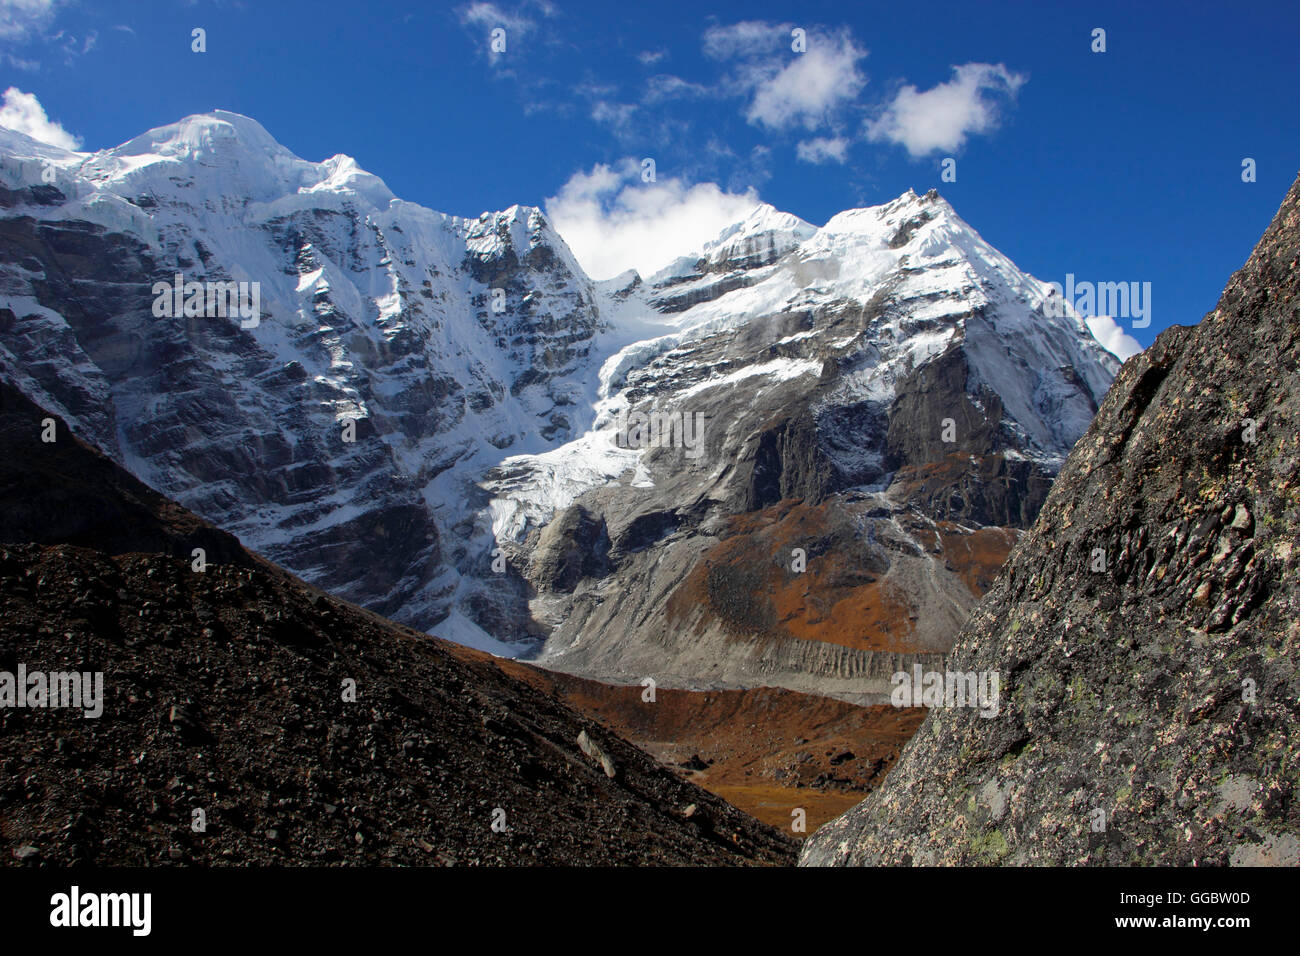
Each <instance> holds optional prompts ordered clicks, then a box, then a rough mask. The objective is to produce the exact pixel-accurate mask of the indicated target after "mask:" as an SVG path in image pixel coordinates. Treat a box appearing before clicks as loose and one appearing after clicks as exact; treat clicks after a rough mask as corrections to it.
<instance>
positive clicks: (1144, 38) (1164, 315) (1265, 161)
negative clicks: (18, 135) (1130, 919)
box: [0, 0, 1300, 344]
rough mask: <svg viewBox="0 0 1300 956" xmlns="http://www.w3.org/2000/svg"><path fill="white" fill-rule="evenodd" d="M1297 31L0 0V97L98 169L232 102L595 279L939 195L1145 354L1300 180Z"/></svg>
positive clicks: (1137, 21)
mask: <svg viewBox="0 0 1300 956" xmlns="http://www.w3.org/2000/svg"><path fill="white" fill-rule="evenodd" d="M494 26H500V27H503V28H504V29H505V31H506V32H505V51H504V53H499V54H498V53H493V52H492V51H491V50H490V46H489V43H490V32H491V30H492V29H493V28H494ZM195 27H201V28H203V29H204V30H205V31H206V45H207V50H206V52H204V53H195V52H193V51H192V49H191V46H192V40H191V31H192V30H193V29H194V28H195ZM1297 27H1300V13H1298V12H1297V5H1296V4H1294V3H1289V2H1288V3H1283V2H1276V3H1271V2H1263V3H1254V4H1245V5H1237V4H1228V3H1222V4H1218V3H1197V2H1186V0H1180V2H1176V3H1141V4H1136V3H1132V2H1125V3H1073V4H1056V3H1050V2H1023V3H1020V2H1000V3H996V4H994V3H987V4H986V3H978V4H972V3H970V2H968V0H967V2H960V3H955V2H954V3H949V2H934V0H932V2H929V3H925V4H906V3H904V4H899V3H846V2H843V0H841V2H832V3H822V2H815V0H800V2H798V3H764V2H753V3H744V4H732V5H728V6H722V5H720V4H718V3H716V2H715V3H709V2H708V0H703V2H699V0H697V2H685V3H676V2H667V0H656V2H654V3H610V2H598V3H590V2H585V0H584V2H579V0H554V2H549V0H526V2H522V3H520V2H515V0H500V2H495V0H494V2H492V3H488V2H482V0H479V2H470V3H448V4H432V5H431V4H422V5H419V6H418V7H416V6H415V5H412V4H402V3H386V2H368V3H367V4H364V5H362V4H357V3H355V2H350V3H343V2H333V0H313V2H311V3H306V2H271V0H268V2H257V3H254V2H248V3H235V2H211V0H198V2H194V3H185V2H177V3H161V2H149V0H94V2H90V0H80V2H78V0H64V2H57V0H54V2H51V0H0V88H3V89H8V88H10V87H13V88H16V89H17V90H19V91H21V92H22V93H24V94H29V95H31V96H34V97H35V98H36V99H35V100H30V99H27V98H16V97H15V98H11V99H6V101H5V111H3V112H0V116H4V115H5V113H7V114H8V115H9V116H10V117H11V118H12V117H17V119H14V120H13V122H11V123H10V125H14V124H16V123H19V122H36V121H37V120H39V116H38V115H37V114H36V113H35V112H34V111H36V110H40V109H43V111H44V114H45V115H47V116H48V117H49V120H50V121H51V123H56V124H58V127H61V128H62V129H63V130H66V131H67V133H68V134H69V135H71V136H74V137H76V138H77V139H78V140H79V142H80V146H81V148H82V149H86V150H93V149H100V148H104V147H109V146H112V145H116V144H118V143H120V142H123V141H125V140H127V139H130V138H131V137H133V136H135V135H137V134H138V133H140V132H143V131H144V130H146V129H148V128H150V127H154V126H159V125H163V124H165V123H169V122H173V121H175V120H177V119H179V118H180V117H182V116H184V115H187V114H190V113H197V112H206V111H208V110H211V109H214V108H223V109H230V110H234V111H236V112H240V113H244V114H247V115H249V116H251V117H253V118H255V119H257V120H258V121H259V122H261V123H262V125H263V126H265V127H266V128H267V129H268V130H269V131H270V132H271V134H272V135H273V136H275V137H276V138H277V139H278V140H279V141H280V142H282V143H283V144H285V145H286V146H287V147H289V148H290V149H292V150H293V151H294V152H295V153H297V154H298V155H300V156H302V157H304V158H307V159H312V160H321V159H324V158H326V157H328V156H331V155H333V154H335V153H347V154H349V155H351V156H354V157H356V158H357V160H358V162H359V163H360V164H361V165H362V166H363V167H365V168H366V169H368V170H370V171H371V172H373V173H375V174H377V175H379V176H381V177H382V178H383V179H384V180H385V181H386V182H387V183H388V185H389V187H390V188H391V189H392V190H393V191H394V192H395V193H396V194H397V195H399V196H401V197H403V198H405V199H409V200H412V201H415V202H419V203H422V204H423V205H426V206H430V207H432V208H434V209H437V210H440V211H443V212H449V213H455V214H460V215H467V216H477V215H478V214H479V213H480V212H482V211H484V210H489V209H501V208H504V207H506V206H509V205H511V204H513V203H526V204H531V205H542V206H544V207H545V208H547V209H548V211H549V212H550V213H551V216H552V219H553V220H554V221H555V222H556V224H557V226H559V227H560V229H561V231H562V232H563V233H564V234H565V236H566V238H568V239H569V240H570V243H571V244H572V245H573V246H574V248H575V251H576V252H578V254H579V257H580V258H581V259H582V260H583V262H584V264H586V265H588V266H589V271H592V272H593V273H594V274H595V277H597V278H600V277H602V276H601V274H600V273H602V272H610V271H611V270H613V268H614V267H615V266H618V265H637V266H639V267H641V268H643V269H645V268H646V267H647V265H648V264H651V265H652V264H653V263H654V262H655V261H658V260H659V259H661V258H664V257H666V256H668V255H670V254H673V253H679V252H682V251H685V249H684V248H683V247H686V248H689V247H691V246H692V245H693V244H698V243H697V239H698V238H702V237H705V236H707V235H709V234H710V233H711V232H712V231H716V228H717V227H718V226H719V225H720V224H722V223H724V222H725V221H727V220H728V219H729V218H734V216H735V212H736V210H737V209H742V208H744V206H745V205H746V204H748V203H750V202H752V201H753V199H755V198H757V199H761V200H763V201H766V202H770V203H771V204H773V205H774V206H776V207H778V208H779V209H782V210H785V211H788V212H792V213H795V214H796V215H798V216H801V217H803V218H804V219H807V220H809V221H811V222H813V223H816V224H818V225H820V224H822V223H824V222H825V221H826V220H827V219H828V218H829V217H830V216H832V215H834V214H835V213H836V212H838V211H841V210H843V209H846V208H852V207H854V206H862V205H870V204H875V203H879V202H884V201H887V200H889V199H892V198H893V197H895V196H897V195H898V194H900V193H902V192H903V191H904V190H906V189H908V188H913V189H915V190H916V191H917V192H923V191H924V190H926V189H929V188H931V187H937V188H938V189H939V190H940V192H941V193H942V194H943V195H944V196H945V197H947V198H948V199H949V200H950V201H951V202H952V204H953V205H954V206H955V207H956V209H957V211H958V212H959V213H960V214H961V215H962V217H963V218H965V219H966V220H967V221H968V222H969V223H970V224H971V225H973V226H974V227H975V228H976V229H978V230H979V231H980V233H981V234H982V235H983V236H984V237H985V238H986V239H987V240H989V241H990V242H991V243H993V244H994V245H995V246H997V247H998V248H999V249H1001V250H1002V251H1003V252H1004V253H1006V254H1007V255H1008V256H1010V257H1011V258H1012V259H1013V260H1014V261H1015V262H1016V263H1017V264H1018V265H1019V266H1020V267H1021V268H1023V269H1025V270H1027V271H1029V272H1031V273H1033V274H1034V275H1036V276H1038V277H1039V278H1041V279H1046V280H1054V281H1058V282H1064V281H1065V275H1066V274H1067V273H1073V274H1074V275H1075V277H1076V279H1078V280H1090V281H1141V282H1150V283H1151V284H1152V286H1151V287H1152V322H1151V325H1150V327H1149V328H1146V329H1139V330H1133V334H1134V335H1135V336H1136V337H1137V339H1138V340H1139V341H1140V342H1141V343H1143V344H1148V343H1149V342H1150V341H1151V339H1152V338H1153V337H1154V335H1155V333H1156V332H1158V331H1159V330H1160V329H1162V328H1164V327H1165V326H1167V325H1170V324H1173V323H1180V324H1188V323H1193V322H1196V321H1197V320H1199V319H1200V317H1201V316H1202V315H1203V314H1204V313H1205V312H1206V311H1208V310H1209V309H1211V308H1212V307H1213V306H1214V304H1215V301H1216V299H1217V297H1218V294H1219V291H1220V290H1221V289H1222V287H1223V285H1224V283H1225V282H1226V280H1227V278H1228V276H1229V275H1230V274H1231V272H1232V271H1233V270H1235V269H1237V268H1239V267H1240V265H1241V264H1242V263H1243V262H1244V260H1245V258H1246V256H1247V255H1248V254H1249V252H1250V249H1251V247H1252V246H1253V245H1254V243H1255V241H1256V240H1257V239H1258V237H1259V235H1260V233H1261V232H1262V231H1263V229H1264V228H1265V226H1266V225H1267V224H1268V222H1269V220H1270V219H1271V217H1272V215H1273V213H1274V211H1275V210H1276V208H1277V205H1278V203H1279V202H1280V200H1281V198H1282V196H1283V194H1284V193H1285V191H1286V189H1287V188H1288V187H1289V185H1290V184H1291V182H1292V180H1293V178H1294V177H1295V175H1296V173H1297V169H1298V167H1300V130H1298V129H1297V123H1296V109H1295V106H1294V97H1295V94H1296V90H1297V89H1300V58H1297V57H1296V55H1295V50H1294V44H1295V39H1296V37H1297V35H1300V30H1298V29H1297ZM1095 28H1102V29H1104V30H1105V31H1106V51H1105V52H1104V53H1094V52H1093V51H1092V49H1091V47H1092V45H1093V36H1092V31H1093V30H1094V29H1095ZM795 29H799V30H802V31H804V35H805V36H806V49H805V50H804V51H803V52H795V51H794V50H793V49H792V43H793V42H794V40H793V34H792V31H793V30H795ZM36 104H39V105H36ZM34 116H35V117H36V119H33V117H34ZM949 157H951V158H952V159H954V160H955V161H956V181H955V182H942V181H941V179H940V171H941V163H942V162H943V160H944V159H945V158H949ZM1246 157H1250V158H1252V159H1254V160H1255V163H1256V176H1257V181H1256V182H1253V183H1243V182H1242V176H1241V172H1242V161H1243V159H1244V158H1246ZM646 158H651V159H653V160H654V162H655V181H654V183H645V182H643V181H642V178H641V175H640V171H641V168H642V166H641V164H642V161H643V160H644V159H646Z"/></svg>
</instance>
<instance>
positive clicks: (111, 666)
mask: <svg viewBox="0 0 1300 956" xmlns="http://www.w3.org/2000/svg"><path fill="white" fill-rule="evenodd" d="M0 397H2V398H3V406H0V460H2V461H5V462H13V461H17V462H22V463H25V464H26V466H27V468H28V469H30V470H31V471H32V472H34V473H35V474H40V475H50V474H51V473H52V471H53V469H54V468H55V467H56V466H57V468H58V469H59V470H60V471H61V472H63V473H64V475H65V478H64V481H63V482H62V483H58V484H56V483H54V482H51V487H50V488H49V489H48V496H49V499H50V503H51V504H57V505H58V506H59V507H61V508H64V509H67V510H68V511H70V512H73V513H75V514H78V515H83V516H86V517H85V519H84V520H82V521H80V522H77V521H69V522H67V523H66V524H65V525H64V526H62V527H54V528H50V527H44V526H42V525H40V524H39V523H38V524H36V525H29V526H27V527H34V528H35V529H36V530H38V531H39V532H40V537H39V538H37V539H36V540H38V541H39V542H41V543H35V542H29V543H15V536H21V535H22V534H23V533H24V531H23V527H22V526H20V525H19V524H16V523H14V522H9V521H6V523H5V524H4V526H3V529H4V543H0V672H3V673H4V674H5V675H6V678H7V680H10V681H12V680H13V677H12V675H14V674H16V673H18V668H19V667H20V666H22V667H25V668H26V673H27V674H28V675H29V676H30V675H31V674H33V673H41V674H54V673H60V672H62V673H66V672H76V673H86V674H91V673H94V672H100V673H101V674H102V681H103V683H102V694H101V695H100V696H99V697H98V701H99V705H100V707H101V708H102V712H101V713H100V714H99V716H97V717H93V718H91V719H87V718H86V717H85V716H83V708H79V707H78V708H65V707H60V708H53V707H33V706H30V705H28V706H12V705H10V706H4V707H0V781H3V783H4V785H3V786H0V860H2V861H4V862H5V863H12V862H17V863H19V864H24V865H37V864H43V865H47V866H70V865H74V864H94V865H100V866H104V865H108V866H120V865H131V866H145V865H150V866H156V865H159V864H160V863H161V864H164V865H166V864H169V863H190V864H203V865H230V864H254V865H262V866H272V865H286V864H297V865H338V864H357V865H362V864H364V865H382V864H395V865H424V866H428V865H455V864H470V865H473V864H506V865H620V864H622V865H646V864H673V865H736V864H740V865H746V864H786V863H790V862H793V858H794V844H793V842H792V841H791V840H790V839H789V838H788V837H785V836H783V835H781V834H780V833H778V832H777V831H775V830H774V829H772V828H770V827H768V826H765V825H763V824H760V823H758V822H756V821H754V820H753V819H751V818H749V817H748V816H746V815H745V814H743V813H741V812H740V811H739V810H737V809H735V808H734V807H732V806H730V805H728V804H726V803H724V802H723V801H722V800H721V799H719V798H717V797H715V796H714V795H712V794H710V793H708V792H706V791H704V790H701V789H700V788H698V787H696V786H694V785H692V784H691V783H688V782H686V781H683V780H680V779H678V777H677V776H676V775H675V774H674V773H673V772H672V771H671V770H669V769H667V768H664V767H662V766H660V765H659V764H658V763H657V762H656V761H655V760H654V759H653V758H651V757H650V756H649V755H647V754H645V753H642V752H641V751H639V750H637V749H636V748H634V747H632V746H631V745H629V744H628V743H626V742H625V741H624V740H622V739H620V738H619V737H617V736H616V735H615V734H613V733H612V732H610V731H608V730H605V729H603V728H597V727H596V726H595V725H594V724H593V723H592V722H591V721H590V720H588V719H586V718H583V717H581V716H579V714H578V713H576V712H575V711H574V710H572V709H570V708H569V707H568V706H566V705H564V704H563V703H561V702H560V701H559V700H558V699H557V698H556V697H555V696H554V695H551V694H548V693H546V692H545V690H543V689H541V688H540V687H539V685H538V682H537V681H535V680H528V679H524V678H520V677H518V676H511V675H510V674H506V673H504V672H503V671H502V670H501V668H500V667H499V666H498V664H497V662H496V659H495V658H492V657H489V656H488V655H486V654H483V653H481V652H478V651H473V650H470V649H468V648H464V647H460V646H458V645H455V644H451V643H448V642H445V641H440V640H436V639H433V638H430V637H428V636H427V635H424V634H420V633H418V632H415V631H412V630H409V629H407V628H403V627H400V626H397V625H394V624H392V623H391V622H388V621H385V620H383V619H382V618H379V617H378V616H376V615H374V614H371V613H369V612H366V611H363V610H362V609H360V608H358V607H355V606H353V605H350V604H347V603H346V602H343V601H340V600H337V599H335V598H332V597H329V596H327V595H325V594H323V593H322V592H321V591H319V590H316V589H314V588H311V587H309V586H307V585H305V584H304V583H303V582H302V581H300V580H298V579H297V578H294V577H293V576H292V575H289V574H286V573H285V572H284V571H282V570H280V569H278V568H275V567H274V566H271V565H268V564H267V563H266V562H265V561H263V560H261V559H260V558H257V557H255V556H253V555H249V554H247V553H246V552H243V551H242V549H240V548H239V547H238V544H237V542H234V541H233V539H230V538H229V536H228V535H224V534H223V533H222V532H220V531H217V530H216V529H214V528H212V527H210V526H208V525H207V524H205V523H204V522H202V521H201V520H200V519H198V518H197V517H195V516H194V515H193V514H190V513H188V512H185V511H184V509H181V508H179V507H178V506H176V505H175V504H174V503H172V502H166V501H165V500H163V499H161V497H160V496H157V495H152V493H149V492H147V490H142V489H141V488H140V487H139V486H138V483H137V482H135V480H134V479H132V478H131V477H130V476H129V475H126V474H125V473H123V472H122V471H121V469H119V468H117V467H116V466H115V465H113V464H112V463H111V462H109V461H106V460H104V459H103V458H101V457H99V456H98V454H97V453H96V452H95V451H94V450H92V449H91V448H89V447H88V446H86V445H83V444H80V443H78V442H76V441H75V440H73V439H72V438H71V437H70V436H68V433H67V431H66V428H67V426H66V424H65V423H63V422H61V421H59V422H57V424H58V427H59V429H60V435H61V436H63V437H60V438H59V439H58V440H57V441H56V442H54V443H45V442H42V441H41V439H40V435H41V430H40V422H41V420H42V419H44V418H47V417H51V416H50V413H48V412H46V411H44V410H40V409H37V408H35V407H34V406H32V405H31V404H30V403H29V402H27V400H26V399H25V398H24V397H22V396H21V395H18V394H17V393H16V392H11V391H8V390H6V391H4V392H0ZM5 487H6V490H8V489H9V488H10V487H11V486H10V485H9V482H8V480H7V478H6V485H5ZM22 490H23V492H24V494H25V496H26V497H25V500H24V504H25V510H24V512H23V515H20V518H21V517H23V516H24V515H26V514H30V513H32V512H33V509H34V508H35V507H36V505H37V504H38V503H39V500H40V498H41V495H42V492H41V490H40V488H39V487H35V486H30V487H25V488H23V489H22ZM157 505H162V507H155V506H157ZM7 507H8V504H6V508H7ZM110 516H119V517H120V518H122V519H123V523H124V525H125V526H124V527H122V528H120V529H113V528H111V527H107V528H106V527H104V526H103V525H101V524H99V523H98V522H99V521H100V519H101V518H107V517H110ZM126 522H129V524H126ZM101 531H103V532H104V534H103V540H104V544H103V546H102V547H97V546H96V545H95V541H94V537H95V536H96V535H98V534H99V533H100V532H101ZM131 534H135V535H137V537H136V538H135V539H134V540H132V539H130V538H129V537H128V536H129V535H131ZM60 537H65V538H66V541H76V542H77V546H74V545H71V544H69V543H66V541H63V542H60V541H59V538H60ZM195 541H197V542H202V543H203V544H205V545H209V546H212V547H213V550H214V552H216V551H217V548H218V546H219V545H220V544H221V543H222V542H225V543H226V544H227V545H230V546H231V551H230V552H229V553H223V554H221V556H220V557H219V558H214V560H213V561H212V563H210V564H208V565H207V566H206V568H205V569H204V570H203V571H197V570H195V569H194V567H193V566H192V564H191V562H190V558H189V548H188V547H187V545H188V544H190V543H191V542H195ZM155 545H157V546H159V547H161V548H162V549H163V550H162V551H161V552H160V553H145V552H143V551H142V550H141V549H142V548H148V547H151V546H155ZM122 551H126V552H129V553H120V552H122ZM178 552H179V554H180V555H181V556H180V557H177V556H176V555H177V553H178ZM513 666H514V667H516V668H519V669H522V668H523V665H513ZM8 692H10V693H12V685H10V686H9V688H8ZM10 703H11V704H12V701H11V702H10ZM597 739H598V741H599V743H596V740H597ZM583 742H585V746H584V743H583ZM589 755H590V756H589ZM692 805H694V806H695V807H696V808H697V811H698V812H697V813H696V814H693V815H692V816H691V817H690V818H689V819H688V818H687V817H686V815H685V814H684V810H685V808H686V807H688V806H692ZM196 811H198V812H199V813H201V814H202V817H201V819H200V818H197V817H196V816H195V814H196ZM196 823H199V824H201V825H199V826H196Z"/></svg>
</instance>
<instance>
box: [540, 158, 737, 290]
mask: <svg viewBox="0 0 1300 956" xmlns="http://www.w3.org/2000/svg"><path fill="white" fill-rule="evenodd" d="M640 170H641V167H640V164H639V163H638V162H637V161H636V160H633V159H624V160H623V161H622V162H620V163H618V164H617V165H616V166H614V167H611V166H608V165H605V164H604V163H601V164H598V165H596V166H593V167H592V169H591V171H590V172H585V173H584V172H577V173H575V174H574V175H573V176H571V177H570V178H569V181H568V182H566V183H565V184H564V186H562V187H561V188H560V191H559V194H558V195H556V196H552V197H551V198H549V199H548V200H546V213H547V215H548V216H549V217H550V220H551V223H552V224H553V225H554V226H555V228H556V230H557V231H558V232H559V233H560V235H561V236H563V237H564V241H565V242H567V243H568V244H569V248H570V249H572V250H573V254H574V255H575V256H576V257H577V259H578V262H579V263H580V264H581V265H582V268H583V269H584V270H586V272H587V274H588V275H590V276H591V277H592V278H595V279H607V278H610V277H612V276H615V275H618V274H619V273H621V272H625V271H626V270H628V269H636V270H637V272H639V273H641V275H642V276H649V275H651V274H653V273H654V272H657V271H658V270H659V269H662V268H663V267H664V266H666V265H668V264H669V263H670V262H672V261H673V260H674V259H676V258H677V257H678V256H683V255H688V254H690V253H692V252H696V251H698V250H699V248H700V247H701V246H702V245H704V243H706V242H708V241H709V240H710V239H713V238H715V237H716V236H717V234H718V233H719V232H721V231H722V229H723V228H725V227H726V226H729V225H731V224H732V223H733V222H736V221H737V220H740V219H743V218H744V217H745V216H747V215H748V214H749V213H750V212H751V211H752V210H753V208H754V206H755V205H757V204H758V201H759V199H758V196H757V194H756V193H755V192H754V190H752V189H749V190H746V191H744V192H742V193H731V192H726V191H725V190H723V189H722V188H721V187H719V186H718V185H717V184H716V183H695V184H693V185H689V186H688V185H687V184H686V183H685V182H683V181H682V180H680V179H675V178H666V179H665V178H662V177H661V178H660V179H659V181H658V182H653V183H643V182H642V181H641V175H640Z"/></svg>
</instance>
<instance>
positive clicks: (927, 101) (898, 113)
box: [867, 63, 1027, 157]
mask: <svg viewBox="0 0 1300 956" xmlns="http://www.w3.org/2000/svg"><path fill="white" fill-rule="evenodd" d="M952 72H953V78H952V79H951V80H949V81H948V82H947V83H940V84H939V85H938V86H936V87H934V88H933V89H929V90H926V91H925V92H924V93H920V92H917V89H916V87H915V86H911V85H910V84H909V85H907V86H904V87H903V88H902V89H901V90H899V91H898V95H897V96H895V97H894V100H893V102H892V103H890V104H889V106H887V107H886V108H885V110H884V112H883V113H882V114H881V115H880V116H879V117H878V118H876V119H875V120H873V121H872V122H870V123H868V124H867V136H868V138H870V139H872V140H875V141H877V142H879V141H889V142H893V143H899V144H901V145H903V146H905V147H907V151H908V152H909V153H911V154H912V156H914V157H915V156H925V155H926V154H928V153H933V152H935V151H938V150H945V151H949V152H951V151H954V150H957V149H959V148H960V147H961V146H962V145H963V144H964V143H965V142H966V137H967V136H969V135H971V134H972V133H984V132H988V131H989V130H991V129H993V128H995V127H996V126H997V123H998V108H997V103H996V100H995V99H994V97H995V96H998V95H1001V96H1004V97H1006V98H1007V99H1009V100H1010V99H1014V98H1015V96H1016V92H1017V91H1018V90H1019V89H1020V87H1021V86H1023V85H1024V83H1025V81H1026V79H1027V78H1026V77H1025V76H1023V75H1021V74H1018V73H1012V72H1010V71H1009V70H1008V69H1007V68H1006V67H1005V66H1003V65H1002V64H1001V63H999V64H997V65H994V64H990V63H966V64H963V65H962V66H955V67H953V68H952Z"/></svg>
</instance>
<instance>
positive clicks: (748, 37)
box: [704, 20, 791, 60]
mask: <svg viewBox="0 0 1300 956" xmlns="http://www.w3.org/2000/svg"><path fill="white" fill-rule="evenodd" d="M790 29H791V25H790V24H789V23H768V22H766V21H764V20H742V21H741V22H740V23H731V24H728V25H726V26H713V27H709V28H708V29H707V30H705V31H704V53H705V55H706V56H710V57H713V59H715V60H729V59H731V58H732V57H738V56H739V57H750V56H758V55H759V54H763V53H775V52H776V51H777V50H779V49H781V48H782V47H785V48H786V49H789V47H788V45H787V42H788V41H787V38H788V37H789V36H790Z"/></svg>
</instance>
